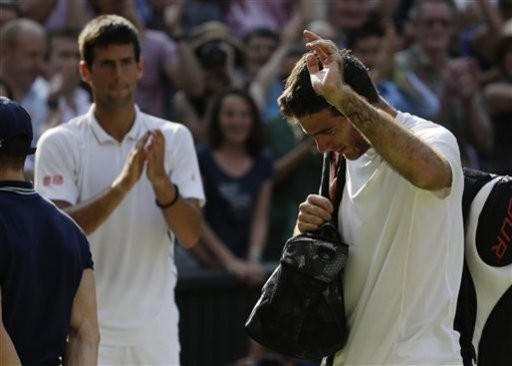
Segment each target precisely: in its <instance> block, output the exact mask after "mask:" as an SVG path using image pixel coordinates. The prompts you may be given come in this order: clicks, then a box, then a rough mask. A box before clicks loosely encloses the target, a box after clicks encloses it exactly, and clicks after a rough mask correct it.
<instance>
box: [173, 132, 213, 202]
mask: <svg viewBox="0 0 512 366" xmlns="http://www.w3.org/2000/svg"><path fill="white" fill-rule="evenodd" d="M170 125H172V128H169V129H168V128H164V135H165V140H166V141H165V146H166V157H167V159H166V169H167V172H168V174H169V177H170V178H171V181H172V182H173V183H174V184H176V185H177V186H178V187H179V189H180V194H181V196H182V197H185V198H197V199H198V200H199V201H200V203H201V206H202V205H204V203H205V196H204V190H203V184H202V181H201V173H200V171H199V163H198V161H197V153H196V149H195V147H194V140H193V138H192V134H191V133H190V131H189V130H188V129H187V128H186V127H185V126H184V125H180V124H177V123H171V124H170Z"/></svg>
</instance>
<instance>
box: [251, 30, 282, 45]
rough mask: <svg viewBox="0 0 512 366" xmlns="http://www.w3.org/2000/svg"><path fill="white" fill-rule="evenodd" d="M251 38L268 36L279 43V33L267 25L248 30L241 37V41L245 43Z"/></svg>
mask: <svg viewBox="0 0 512 366" xmlns="http://www.w3.org/2000/svg"><path fill="white" fill-rule="evenodd" d="M253 38H270V39H272V40H273V41H274V42H276V44H277V43H279V39H280V37H279V33H278V32H276V31H274V30H273V29H271V28H268V27H255V28H253V29H251V30H249V31H248V32H247V33H245V35H244V36H243V37H242V41H243V42H244V43H245V44H246V45H247V44H248V43H249V42H250V41H251V40H252V39H253Z"/></svg>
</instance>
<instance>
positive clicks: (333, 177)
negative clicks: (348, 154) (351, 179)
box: [319, 151, 346, 227]
mask: <svg viewBox="0 0 512 366" xmlns="http://www.w3.org/2000/svg"><path fill="white" fill-rule="evenodd" d="M345 172H346V161H345V158H344V157H343V155H341V154H338V153H336V152H329V151H328V152H325V153H324V157H323V164H322V177H321V180H320V190H319V194H320V195H321V196H324V197H327V198H329V199H330V200H331V202H332V204H333V206H334V212H338V209H339V207H340V203H341V198H342V196H343V187H344V186H345V180H346V178H345ZM332 223H333V224H334V226H336V227H338V220H336V216H335V215H333V219H332Z"/></svg>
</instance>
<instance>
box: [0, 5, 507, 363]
mask: <svg viewBox="0 0 512 366" xmlns="http://www.w3.org/2000/svg"><path fill="white" fill-rule="evenodd" d="M112 13H114V14H119V15H122V16H124V17H126V18H127V19H129V20H130V21H131V22H133V23H134V24H135V25H136V27H137V28H138V30H139V35H140V40H141V56H142V59H143V62H144V73H143V76H142V78H141V80H140V82H139V86H138V90H137V104H138V106H139V107H140V109H141V110H142V111H144V112H147V113H149V114H152V115H154V116H157V117H161V118H164V119H167V120H172V121H176V122H179V123H183V124H185V125H186V126H187V127H188V128H189V129H190V131H191V132H192V134H193V137H194V139H195V142H196V146H197V154H198V159H199V164H200V168H201V173H202V175H203V183H204V187H205V193H206V198H207V204H206V206H205V208H204V218H205V222H206V225H205V228H204V233H203V235H202V238H201V241H200V243H199V245H198V246H196V248H194V249H193V250H192V251H191V252H184V251H183V250H181V251H178V252H177V253H175V256H176V263H177V265H178V269H179V270H182V271H184V272H186V271H189V273H190V271H194V270H199V269H202V268H221V269H222V270H225V271H227V273H229V275H230V276H233V277H234V278H236V279H237V280H238V281H239V282H240V283H241V284H243V285H244V286H247V287H249V288H258V286H261V284H262V283H263V281H264V280H265V277H266V275H268V267H265V265H264V264H265V263H268V262H275V261H277V260H278V259H279V255H280V252H281V248H282V245H283V243H284V242H285V240H286V239H287V238H288V237H289V236H290V235H291V233H292V230H293V226H294V223H295V218H296V214H297V210H298V204H299V203H300V202H301V201H302V200H303V199H304V198H305V197H306V195H307V194H308V193H312V192H316V191H317V189H318V184H319V177H320V171H321V163H322V158H321V156H320V155H319V154H318V153H317V152H316V150H315V146H314V142H313V140H312V139H311V138H308V137H307V136H305V135H304V134H303V133H302V131H301V130H300V129H299V128H298V127H297V126H295V125H293V124H291V123H288V121H286V120H285V119H284V118H283V117H282V116H281V115H280V112H279V108H278V105H277V101H276V98H277V97H278V96H279V95H280V94H281V92H282V91H283V86H284V80H285V79H286V77H287V76H288V74H289V72H290V71H291V69H292V67H293V65H294V64H295V62H296V61H297V60H298V59H299V58H300V57H301V55H302V54H303V53H304V52H305V48H304V41H303V38H302V31H303V30H304V29H309V30H312V31H313V32H315V33H317V34H319V35H320V36H322V37H324V38H328V39H331V40H333V41H334V42H336V43H337V44H338V45H339V46H341V47H345V48H349V49H351V50H352V52H353V54H354V55H356V56H357V57H358V58H360V59H361V60H362V61H363V63H364V64H365V65H366V66H367V67H368V69H369V70H370V72H371V76H372V78H373V81H374V82H375V84H376V85H377V87H378V89H379V91H380V93H381V94H382V95H383V96H384V97H385V98H386V99H387V100H388V101H389V102H390V103H391V104H393V105H394V106H395V107H396V108H397V109H399V110H401V111H404V112H410V113H412V114H416V115H419V116H420V117H424V118H427V119H430V120H433V121H435V122H437V123H439V124H442V125H444V126H446V127H447V128H448V129H450V130H451V131H452V132H453V133H454V135H455V136H456V137H457V139H458V143H459V146H460V150H461V157H462V161H463V165H464V166H467V167H472V168H478V169H481V170H485V171H488V172H493V173H500V174H512V0H453V1H451V0H416V1H415V0H0V95H5V96H8V97H10V98H11V99H14V100H16V101H17V102H19V103H20V104H22V105H23V106H24V107H25V108H26V109H27V111H28V112H29V113H30V115H31V117H32V122H33V126H34V134H35V137H34V139H35V141H34V142H35V143H36V142H37V138H38V137H39V136H40V135H41V134H42V133H43V132H44V131H45V130H47V129H49V128H52V127H54V126H57V125H59V124H61V123H66V122H67V121H69V120H70V119H71V118H73V117H75V116H77V115H80V114H83V113H85V112H87V111H88V110H89V108H90V105H91V96H90V92H89V90H87V87H86V86H85V84H84V83H82V82H81V80H80V76H79V72H78V63H79V58H80V57H79V52H78V44H77V38H78V34H79V32H80V30H81V29H82V28H83V26H84V25H85V24H86V23H87V22H88V21H89V20H90V19H92V18H93V17H95V16H97V15H100V14H112ZM247 153H248V154H247ZM26 174H27V176H28V177H29V178H30V177H31V176H32V174H33V161H28V162H27V165H26ZM184 348H185V349H186V346H184ZM248 354H249V356H250V357H247V358H242V359H241V360H239V361H238V364H240V365H241V364H244V363H245V364H249V363H248V362H249V361H250V360H255V359H263V358H264V357H265V355H266V354H267V353H266V351H265V350H263V349H259V348H258V347H253V346H251V347H249V350H248ZM233 362H235V360H233ZM276 362H277V361H276ZM288 362H289V363H290V364H291V363H292V362H295V361H293V360H288Z"/></svg>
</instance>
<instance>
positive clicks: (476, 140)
mask: <svg viewBox="0 0 512 366" xmlns="http://www.w3.org/2000/svg"><path fill="white" fill-rule="evenodd" d="M482 107H483V106H482ZM464 110H465V111H466V113H467V121H468V123H469V134H470V141H471V142H472V143H473V144H474V145H475V147H476V148H477V149H478V150H480V151H484V152H485V151H489V150H490V149H491V148H492V145H493V142H494V129H493V126H492V124H491V121H490V120H489V117H488V115H487V113H485V109H484V110H482V108H479V105H478V103H477V102H476V100H475V98H473V100H471V101H468V102H467V103H466V104H465V105H464Z"/></svg>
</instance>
